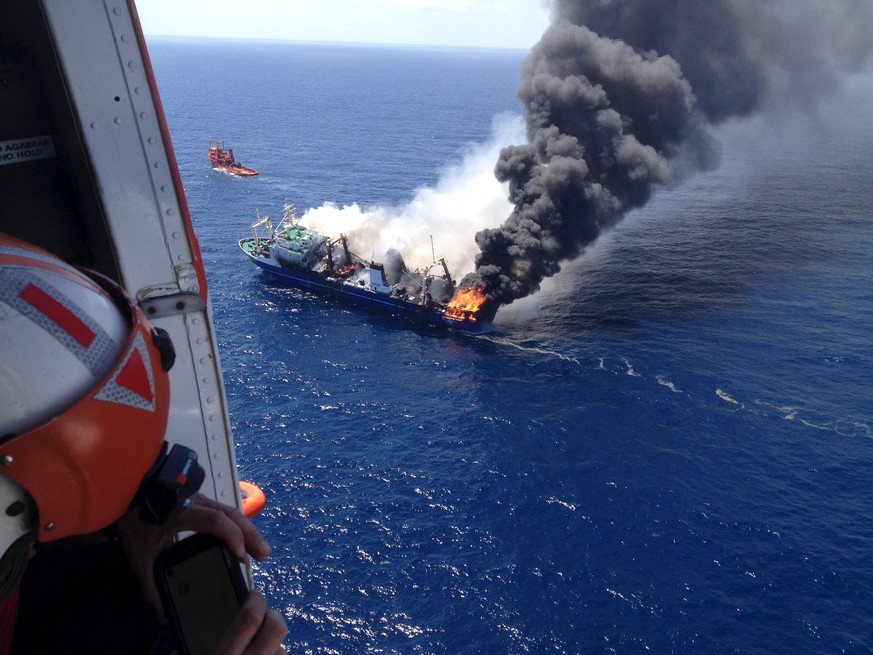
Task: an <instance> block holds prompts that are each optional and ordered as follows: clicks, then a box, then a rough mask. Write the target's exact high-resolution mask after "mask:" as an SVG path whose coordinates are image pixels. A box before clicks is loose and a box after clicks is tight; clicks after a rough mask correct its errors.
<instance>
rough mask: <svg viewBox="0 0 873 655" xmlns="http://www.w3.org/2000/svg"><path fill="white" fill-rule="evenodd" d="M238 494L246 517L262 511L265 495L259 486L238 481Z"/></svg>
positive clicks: (265, 504) (265, 499)
mask: <svg viewBox="0 0 873 655" xmlns="http://www.w3.org/2000/svg"><path fill="white" fill-rule="evenodd" d="M239 494H240V497H241V498H242V511H243V514H245V515H246V517H247V518H252V517H255V516H257V515H258V514H260V513H261V512H263V511H264V507H266V506H267V497H266V496H265V495H264V492H263V491H261V489H260V487H258V486H257V485H255V484H252V483H251V482H245V481H243V480H240V481H239Z"/></svg>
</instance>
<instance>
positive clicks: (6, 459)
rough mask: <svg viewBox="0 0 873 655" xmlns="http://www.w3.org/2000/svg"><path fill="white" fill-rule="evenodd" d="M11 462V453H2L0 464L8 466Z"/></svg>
mask: <svg viewBox="0 0 873 655" xmlns="http://www.w3.org/2000/svg"><path fill="white" fill-rule="evenodd" d="M11 464H12V455H3V456H2V457H0V466H10V465H11Z"/></svg>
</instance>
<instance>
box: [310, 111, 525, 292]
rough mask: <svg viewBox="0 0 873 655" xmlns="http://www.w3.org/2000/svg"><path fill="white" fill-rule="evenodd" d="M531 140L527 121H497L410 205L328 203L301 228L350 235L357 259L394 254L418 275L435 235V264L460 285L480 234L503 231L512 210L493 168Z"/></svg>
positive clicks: (430, 258) (509, 118)
mask: <svg viewBox="0 0 873 655" xmlns="http://www.w3.org/2000/svg"><path fill="white" fill-rule="evenodd" d="M525 138H526V137H525V127H524V120H523V118H522V117H521V116H517V115H511V114H503V115H500V116H497V117H495V118H494V121H493V124H492V130H491V137H490V139H489V140H488V141H487V142H486V143H482V144H477V145H474V146H471V147H470V149H469V150H468V151H467V152H466V153H465V154H464V156H463V158H462V159H461V161H459V162H456V163H453V164H450V165H448V166H447V167H446V168H445V170H444V171H443V173H442V175H441V177H440V179H439V180H438V181H437V183H436V185H435V186H433V187H422V188H419V189H417V190H416V191H415V194H414V196H413V198H412V200H411V201H410V202H409V203H407V204H406V205H403V206H399V207H383V206H376V207H369V208H367V209H362V208H361V207H360V206H359V205H358V204H357V203H353V204H351V205H346V206H344V207H338V206H337V205H336V204H335V203H332V202H327V203H325V204H324V205H322V206H321V207H315V208H310V209H308V210H307V211H306V212H305V213H304V214H303V216H302V218H301V222H302V223H303V224H305V225H306V226H308V227H310V228H312V229H314V230H317V231H319V232H322V233H324V234H327V235H329V236H331V237H338V236H339V235H340V234H345V235H346V236H347V237H348V240H349V248H350V249H351V250H352V252H354V253H355V254H357V255H358V256H360V257H363V258H365V259H366V258H369V257H371V256H372V257H373V258H374V259H375V260H376V261H384V260H385V255H386V252H387V251H388V249H389V248H394V249H396V250H398V251H399V252H400V254H401V255H402V256H403V259H404V261H405V262H406V265H407V267H408V268H410V269H413V270H414V269H416V268H424V267H426V266H428V265H429V264H431V263H432V262H433V258H434V252H433V251H432V250H431V240H430V239H431V236H433V248H434V251H435V254H436V258H437V259H439V258H440V257H445V259H446V262H447V263H448V266H449V270H450V272H451V274H452V277H453V278H454V279H455V280H460V279H461V278H462V277H463V276H464V274H465V273H468V272H470V271H473V270H474V268H475V264H474V259H475V256H476V253H477V252H478V250H479V248H478V246H477V245H476V241H475V235H476V232H478V231H479V230H481V229H483V228H486V227H488V226H491V225H496V224H500V223H501V222H502V221H503V220H504V219H505V218H506V216H507V215H508V214H509V213H510V212H511V211H512V204H511V203H510V202H509V200H508V187H507V184H506V183H501V182H498V181H497V178H496V177H495V176H494V162H495V161H497V158H498V156H499V154H500V149H501V148H502V147H503V146H504V145H505V144H507V143H518V142H520V141H524V140H525Z"/></svg>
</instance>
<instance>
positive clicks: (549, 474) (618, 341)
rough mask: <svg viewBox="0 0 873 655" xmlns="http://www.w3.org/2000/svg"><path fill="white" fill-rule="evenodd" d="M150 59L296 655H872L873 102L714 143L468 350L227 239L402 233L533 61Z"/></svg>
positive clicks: (268, 49)
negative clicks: (280, 274)
mask: <svg viewBox="0 0 873 655" xmlns="http://www.w3.org/2000/svg"><path fill="white" fill-rule="evenodd" d="M149 46H150V52H151V56H152V59H153V64H154V68H155V72H156V75H157V80H158V86H159V89H160V92H161V95H162V99H163V103H164V108H165V111H166V114H167V118H168V122H169V126H170V131H171V135H172V139H173V143H174V146H175V151H176V156H177V158H178V160H179V166H180V169H181V175H182V180H183V182H184V185H185V189H186V194H187V198H188V202H189V204H190V209H191V214H192V217H193V221H194V226H195V230H196V232H197V235H198V237H199V239H200V245H201V248H202V251H203V256H204V258H205V261H206V270H207V277H208V279H209V284H210V295H211V301H212V307H213V311H214V316H215V322H216V329H217V332H218V340H219V346H220V354H221V361H222V367H223V371H224V377H225V384H226V391H227V397H228V403H229V408H230V414H231V423H232V426H233V430H234V436H235V441H236V445H237V457H238V464H239V471H240V476H241V477H242V478H244V479H249V480H253V481H255V482H257V483H258V484H259V485H260V486H261V487H262V488H263V489H264V490H265V491H266V493H267V495H268V507H267V509H266V511H265V513H264V514H263V515H261V516H260V517H259V518H257V519H256V522H257V524H258V526H259V527H260V528H261V529H262V530H263V531H264V533H265V534H266V536H267V537H268V539H269V540H270V542H271V543H272V545H273V556H272V558H271V560H270V561H269V562H267V563H266V564H263V565H260V566H258V567H257V569H256V571H255V579H256V584H257V585H258V586H260V587H262V588H263V589H265V591H266V593H267V594H268V597H269V599H270V602H271V604H272V605H273V606H274V607H276V608H278V609H280V610H281V611H282V612H283V613H284V615H285V617H286V619H287V621H288V626H289V630H290V632H289V636H288V641H287V646H288V648H289V650H290V652H292V653H320V654H328V653H436V654H440V653H445V654H461V653H570V654H576V653H744V654H745V653H766V654H773V653H795V654H796V653H842V652H846V653H866V652H870V651H871V650H873V351H871V328H873V155H871V153H873V122H871V120H870V116H871V111H870V108H871V107H873V75H867V76H862V77H855V78H851V79H849V80H847V84H846V88H845V90H844V92H843V93H841V94H838V95H832V96H831V97H829V98H826V99H825V100H824V101H823V104H822V105H821V106H820V107H818V108H817V110H816V111H815V112H812V113H809V112H803V111H785V112H783V113H781V114H771V115H768V116H764V117H759V118H756V119H753V120H750V121H745V122H742V123H737V124H731V125H727V126H724V127H723V128H721V129H720V130H719V132H718V134H717V136H718V139H719V141H720V142H721V144H722V150H723V152H722V164H721V166H720V167H719V168H718V169H717V170H715V171H713V172H711V173H707V174H701V175H697V176H695V177H692V178H690V179H688V180H686V181H685V182H684V183H683V184H681V185H679V186H677V187H676V188H675V189H663V190H661V191H659V192H658V193H657V194H656V195H655V198H654V199H653V201H652V202H651V203H650V204H649V205H648V206H646V207H644V208H643V209H641V210H638V211H635V212H633V213H632V214H630V215H629V216H628V217H627V218H626V219H625V221H624V222H623V223H622V224H620V225H619V226H618V228H616V229H615V230H613V231H612V232H610V233H608V234H606V235H604V236H603V237H602V238H601V239H600V240H599V241H598V242H597V243H596V244H595V245H594V246H593V247H591V248H589V250H588V251H587V252H586V253H585V254H584V255H583V256H582V257H581V258H580V259H579V260H577V261H575V262H571V263H568V264H567V265H566V266H565V267H564V270H563V271H562V272H561V273H560V274H559V275H558V276H557V277H556V278H554V279H552V280H550V281H549V282H548V283H547V284H546V285H545V286H544V289H543V291H541V292H540V293H539V294H538V295H536V296H534V297H532V298H528V299H526V300H524V301H522V302H520V303H517V304H515V305H511V306H509V307H506V308H504V309H502V310H501V311H500V312H499V313H498V315H497V319H496V322H495V327H496V331H495V332H494V333H493V334H490V335H487V336H482V337H470V336H463V335H454V334H446V333H441V332H437V331H434V330H432V329H429V328H425V327H418V326H412V325H408V324H405V323H400V322H398V321H396V320H395V319H392V318H390V317H385V316H382V315H378V314H374V313H372V312H369V311H364V310H360V309H356V308H354V307H351V306H347V305H344V304H339V303H338V302H337V301H335V300H329V299H325V298H322V297H317V296H311V295H308V294H306V293H302V292H299V291H297V290H294V289H290V288H285V287H283V286H281V284H278V283H277V282H275V281H273V280H271V279H270V278H268V277H266V276H265V274H263V273H261V272H259V271H258V270H257V269H255V267H253V266H252V265H251V264H250V263H249V262H248V261H246V260H245V258H244V256H243V255H242V253H241V252H240V251H239V250H238V247H237V244H236V242H237V239H239V238H241V237H243V236H246V235H247V234H250V232H251V230H250V225H251V223H252V222H253V221H254V220H255V217H256V215H257V213H258V212H259V211H260V212H261V213H262V214H263V213H267V214H270V215H273V216H276V217H278V216H280V215H281V207H282V204H283V203H285V202H292V203H294V204H296V205H297V207H298V209H299V210H300V213H301V215H303V214H304V213H306V212H307V210H308V209H310V208H318V207H322V206H324V205H325V203H335V204H336V205H337V206H338V207H342V206H344V205H351V204H352V203H356V205H357V206H358V207H359V208H360V209H361V210H362V211H364V212H366V211H368V210H370V209H373V208H377V207H378V208H394V210H395V211H396V212H398V213H401V214H405V215H409V214H411V213H414V212H415V211H416V207H415V206H414V205H415V204H416V203H414V202H413V200H414V199H415V198H418V197H419V196H420V190H421V189H425V190H427V189H438V188H441V187H440V185H441V184H443V180H444V178H445V177H446V175H447V171H450V170H455V169H454V168H453V167H457V166H458V164H459V163H460V162H461V161H462V160H464V158H465V157H467V156H468V153H470V152H471V151H476V149H477V148H480V147H481V146H482V145H483V144H487V143H490V142H491V141H493V140H494V138H495V137H494V134H495V131H494V130H495V128H494V125H495V120H496V121H498V122H500V121H507V120H508V121H510V122H511V121H512V120H513V118H512V117H513V116H515V119H514V120H516V121H517V120H518V118H517V117H518V116H520V113H521V111H522V107H521V103H520V101H519V100H518V99H517V97H516V89H517V87H518V84H519V81H520V73H519V69H520V64H521V61H522V59H523V58H524V56H525V54H526V53H524V52H522V51H487V50H452V49H426V48H396V47H395V48H387V47H386V48H382V47H373V46H370V47H358V46H340V45H315V44H283V43H244V42H215V41H180V40H167V39H151V40H150V42H149ZM507 116H508V117H507ZM214 139H223V140H224V141H225V144H226V145H228V146H230V147H233V148H234V151H235V153H236V155H237V158H238V159H239V160H240V161H241V162H242V163H243V164H245V165H248V166H252V167H254V168H257V169H259V170H260V171H261V175H260V176H259V177H257V178H252V179H239V178H234V177H230V176H228V175H225V174H222V173H218V172H215V171H212V170H211V169H210V167H209V164H208V161H207V159H206V150H207V148H208V146H209V144H210V142H211V141H212V140H214ZM504 145H509V143H506V144H504ZM489 166H491V167H493V164H489ZM461 211H463V210H461ZM471 213H472V212H471ZM470 220H471V221H473V222H475V221H476V220H477V218H476V217H471V218H470ZM496 220H497V221H498V222H500V221H502V218H498V219H496ZM441 229H442V232H441V235H442V237H441V238H446V237H445V231H446V230H445V228H444V227H443V228H441ZM470 238H471V237H470ZM435 240H436V241H437V242H438V244H439V242H440V238H436V239H435ZM389 245H390V244H389ZM453 248H454V246H453ZM428 249H429V244H428ZM437 256H439V253H437ZM464 272H466V271H453V273H456V276H457V277H460V276H461V275H462V274H463V273H464Z"/></svg>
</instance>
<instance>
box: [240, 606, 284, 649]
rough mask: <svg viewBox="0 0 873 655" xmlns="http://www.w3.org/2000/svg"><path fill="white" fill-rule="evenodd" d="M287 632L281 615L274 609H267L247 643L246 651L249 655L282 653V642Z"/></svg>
mask: <svg viewBox="0 0 873 655" xmlns="http://www.w3.org/2000/svg"><path fill="white" fill-rule="evenodd" d="M287 634H288V626H286V625H285V619H284V618H282V615H281V614H280V613H279V612H277V611H276V610H268V611H267V613H266V614H264V620H263V621H262V622H261V625H260V627H259V628H258V632H257V633H256V634H255V637H254V639H252V641H251V643H250V644H249V645H248V647H247V650H246V653H247V654H249V653H250V654H251V655H275V654H276V653H284V652H285V649H284V648H282V642H283V641H284V640H285V636H286V635H287Z"/></svg>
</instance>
